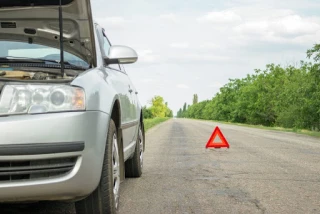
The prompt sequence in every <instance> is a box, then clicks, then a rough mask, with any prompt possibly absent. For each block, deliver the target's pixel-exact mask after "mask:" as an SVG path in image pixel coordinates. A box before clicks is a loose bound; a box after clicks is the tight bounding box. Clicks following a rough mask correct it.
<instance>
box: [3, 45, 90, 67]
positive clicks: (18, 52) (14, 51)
mask: <svg viewBox="0 0 320 214" xmlns="http://www.w3.org/2000/svg"><path fill="white" fill-rule="evenodd" d="M8 56H10V57H19V58H21V57H22V58H34V59H44V60H55V61H58V62H60V50H59V49H57V48H52V47H48V46H43V45H37V44H28V43H24V42H9V41H0V57H8ZM64 61H65V62H69V63H70V64H72V65H76V66H81V67H85V68H88V67H89V64H88V63H87V62H85V61H84V60H82V59H80V58H79V57H77V56H75V55H73V54H70V53H68V52H64Z"/></svg>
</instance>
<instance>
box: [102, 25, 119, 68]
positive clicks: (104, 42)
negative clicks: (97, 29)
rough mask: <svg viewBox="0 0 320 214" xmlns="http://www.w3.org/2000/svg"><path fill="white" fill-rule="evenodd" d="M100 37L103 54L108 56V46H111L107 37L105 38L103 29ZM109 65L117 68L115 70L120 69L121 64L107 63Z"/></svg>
mask: <svg viewBox="0 0 320 214" xmlns="http://www.w3.org/2000/svg"><path fill="white" fill-rule="evenodd" d="M102 38H103V51H104V55H105V56H109V50H110V47H111V44H110V41H109V39H108V38H107V36H106V34H105V32H104V30H103V31H102ZM109 67H111V68H114V69H117V70H120V71H121V70H122V69H121V66H120V65H117V64H115V65H109Z"/></svg>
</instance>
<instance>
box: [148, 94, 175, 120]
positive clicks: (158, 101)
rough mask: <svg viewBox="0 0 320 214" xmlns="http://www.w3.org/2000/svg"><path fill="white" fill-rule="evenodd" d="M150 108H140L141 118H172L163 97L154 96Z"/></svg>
mask: <svg viewBox="0 0 320 214" xmlns="http://www.w3.org/2000/svg"><path fill="white" fill-rule="evenodd" d="M150 104H151V106H150V107H149V108H148V107H147V106H144V107H143V108H142V113H143V118H145V119H150V118H156V117H159V118H163V117H173V112H172V110H171V109H170V108H169V107H168V103H167V102H164V99H163V97H161V96H154V97H153V98H152V100H151V102H150Z"/></svg>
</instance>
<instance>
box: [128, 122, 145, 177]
mask: <svg viewBox="0 0 320 214" xmlns="http://www.w3.org/2000/svg"><path fill="white" fill-rule="evenodd" d="M143 136H144V135H143V129H142V126H141V124H140V126H139V131H138V137H137V143H136V149H135V152H134V155H133V158H131V159H129V160H127V161H126V177H134V178H138V177H141V175H142V169H143V155H144V137H143Z"/></svg>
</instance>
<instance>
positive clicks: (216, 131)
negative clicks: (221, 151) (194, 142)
mask: <svg viewBox="0 0 320 214" xmlns="http://www.w3.org/2000/svg"><path fill="white" fill-rule="evenodd" d="M217 136H218V137H219V138H220V140H221V142H219V141H215V140H216V138H217ZM222 147H227V148H229V143H228V142H227V140H226V138H225V137H224V136H223V134H222V132H221V130H220V129H219V127H218V126H217V127H216V128H215V129H214V131H213V133H212V135H211V137H210V139H209V141H208V143H207V145H206V148H222Z"/></svg>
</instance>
